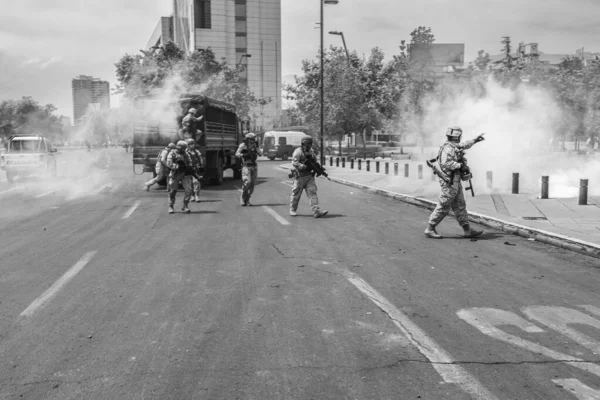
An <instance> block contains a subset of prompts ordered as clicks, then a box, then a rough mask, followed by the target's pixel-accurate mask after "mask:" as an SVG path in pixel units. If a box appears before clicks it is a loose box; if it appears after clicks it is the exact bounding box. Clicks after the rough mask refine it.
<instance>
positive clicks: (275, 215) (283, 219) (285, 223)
mask: <svg viewBox="0 0 600 400" xmlns="http://www.w3.org/2000/svg"><path fill="white" fill-rule="evenodd" d="M263 209H264V210H265V211H266V212H268V213H269V214H271V215H272V216H273V218H275V219H276V220H277V221H278V222H279V223H280V224H281V225H289V224H290V223H289V222H288V221H287V220H286V219H285V218H283V217H282V216H281V215H279V214H277V213H276V212H275V210H273V209H272V208H271V207H267V206H263Z"/></svg>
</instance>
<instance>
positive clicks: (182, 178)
mask: <svg viewBox="0 0 600 400" xmlns="http://www.w3.org/2000/svg"><path fill="white" fill-rule="evenodd" d="M179 182H181V186H183V190H184V193H185V194H184V195H183V204H184V205H187V204H188V203H189V202H190V199H191V198H192V176H191V175H185V173H184V172H177V173H175V174H171V175H170V176H169V187H170V188H171V190H170V191H169V206H171V207H172V206H173V205H175V195H177V189H178V188H179Z"/></svg>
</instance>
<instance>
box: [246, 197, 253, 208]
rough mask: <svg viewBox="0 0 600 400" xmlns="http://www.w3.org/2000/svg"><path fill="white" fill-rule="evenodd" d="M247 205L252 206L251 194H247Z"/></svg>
mask: <svg viewBox="0 0 600 400" xmlns="http://www.w3.org/2000/svg"><path fill="white" fill-rule="evenodd" d="M246 205H247V206H248V207H250V206H251V205H252V204H251V203H250V195H248V196H246Z"/></svg>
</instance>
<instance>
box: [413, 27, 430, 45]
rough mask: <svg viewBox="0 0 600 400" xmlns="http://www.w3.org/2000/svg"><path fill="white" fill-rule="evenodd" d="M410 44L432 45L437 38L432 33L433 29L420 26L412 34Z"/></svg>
mask: <svg viewBox="0 0 600 400" xmlns="http://www.w3.org/2000/svg"><path fill="white" fill-rule="evenodd" d="M410 37H411V40H410V44H411V45H413V44H432V43H433V42H435V36H434V35H433V33H431V27H429V28H426V27H424V26H419V27H418V28H417V29H415V30H413V31H412V32H411V33H410Z"/></svg>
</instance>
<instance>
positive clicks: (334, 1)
mask: <svg viewBox="0 0 600 400" xmlns="http://www.w3.org/2000/svg"><path fill="white" fill-rule="evenodd" d="M319 2H320V3H321V23H320V27H321V149H320V150H321V165H325V144H324V143H325V142H324V141H323V131H324V124H325V121H324V118H325V113H324V107H323V103H324V102H325V101H324V94H323V86H324V85H323V57H324V55H323V54H324V50H323V5H324V4H331V5H335V4H337V3H339V0H319Z"/></svg>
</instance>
